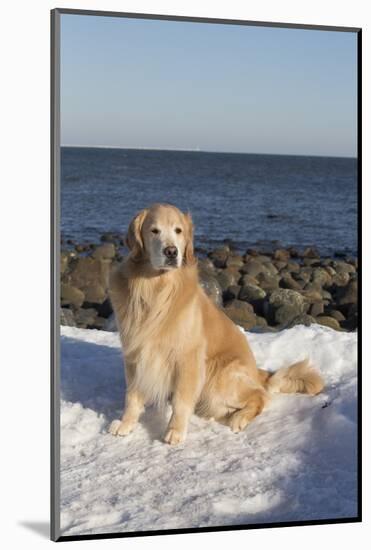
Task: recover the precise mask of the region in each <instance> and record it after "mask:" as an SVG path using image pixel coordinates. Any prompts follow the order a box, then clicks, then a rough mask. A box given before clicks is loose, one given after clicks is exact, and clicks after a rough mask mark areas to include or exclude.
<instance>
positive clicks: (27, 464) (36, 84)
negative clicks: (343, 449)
mask: <svg viewBox="0 0 371 550" xmlns="http://www.w3.org/2000/svg"><path fill="white" fill-rule="evenodd" d="M368 5H369V2H367V1H366V0H365V1H361V0H353V1H351V2H349V0H347V1H344V0H331V1H329V0H327V1H326V0H321V1H318V0H310V1H300V2H298V1H297V0H296V1H294V0H292V1H289V0H279V1H277V0H271V1H267V0H260V1H259V2H255V3H254V4H252V3H251V2H247V1H237V0H235V1H231V0H229V1H226V0H224V1H223V2H219V1H217V0H214V1H212V0H210V1H209V0H208V1H206V0H198V1H196V0H173V1H167V2H166V1H159V0H152V1H150V0H147V1H145V0H135V1H124V0H116V1H113V0H105V1H103V0H100V1H96V0H86V1H70V2H64V1H60V2H59V3H57V4H56V3H54V2H51V1H48V0H37V1H36V2H30V1H27V0H17V1H16V2H11V1H10V0H8V2H7V3H6V4H2V10H1V23H0V25H1V28H0V40H1V47H0V52H1V58H2V59H1V65H0V76H1V84H0V108H1V117H0V124H1V130H0V139H1V148H0V151H1V163H0V170H1V179H0V192H1V197H0V208H1V210H0V222H1V231H0V239H1V240H0V242H1V265H0V278H1V279H0V307H1V315H0V323H1V332H0V334H1V336H2V338H1V363H0V367H1V377H0V388H1V394H0V403H1V408H2V414H1V427H2V429H1V440H0V441H1V451H0V460H1V467H0V476H1V479H0V491H1V493H0V495H1V497H0V506H1V516H0V530H1V532H0V540H1V543H2V546H3V547H4V548H7V549H8V548H25V547H27V548H30V549H33V548H39V547H41V546H45V545H48V544H49V545H51V544H53V543H52V542H50V541H49V540H48V534H47V533H48V527H47V523H48V519H49V381H50V376H49V169H50V162H49V105H50V103H49V59H50V57H49V52H50V50H49V48H50V35H49V32H50V29H49V10H50V9H52V8H54V7H69V8H84V9H96V10H114V11H128V12H130V11H131V12H139V13H140V12H143V13H145V12H146V13H158V14H173V15H189V16H200V17H202V16H206V17H220V18H235V19H249V20H256V21H278V22H292V23H306V24H321V25H339V26H340V25H341V26H354V27H362V28H363V59H364V62H363V96H364V98H365V101H364V116H363V121H364V132H363V133H364V147H363V152H364V153H363V156H364V164H363V167H364V172H363V211H364V222H365V223H364V230H363V231H364V233H363V240H364V242H365V247H364V248H366V246H367V242H368V240H367V236H368V231H367V229H369V223H368V222H369V219H368V218H369V217H370V215H369V213H368V211H367V208H370V191H369V179H370V178H369V175H370V163H369V161H368V158H367V151H368V152H369V151H370V145H369V141H366V137H367V134H368V130H369V128H370V124H369V123H370V108H369V106H368V105H369V101H368V102H367V99H369V98H370V97H371V93H370V69H371V63H370V59H369V54H370V47H369V46H370V30H369V26H370V23H371V17H370V16H369V15H368V14H367V6H368ZM339 62H341V60H339ZM363 262H364V271H363V280H364V281H365V284H364V290H363V296H364V310H365V311H366V316H367V311H368V310H367V306H369V305H370V300H369V295H370V293H369V287H368V285H367V282H368V280H369V279H370V275H371V274H370V254H368V255H367V253H366V250H365V251H364V258H363ZM366 320H367V319H366ZM366 320H365V321H366ZM368 328H369V323H366V322H364V325H363V332H364V339H365V346H364V347H365V349H364V359H363V367H364V368H363V372H364V378H363V387H364V401H365V403H364V424H368V422H367V421H368V419H369V418H370V406H369V398H368V394H369V389H368V388H370V387H371V386H370V379H371V377H370V374H369V373H370V369H371V365H370V364H368V363H369V361H368V358H369V357H370V345H369V343H370V338H369V334H368V333H369V331H368V330H367V329H368ZM367 427H368V426H367ZM369 432H370V430H369V429H368V435H369ZM369 448H370V438H369V437H367V438H366V432H365V435H364V451H369ZM370 464H371V461H370V454H369V452H367V455H366V454H365V455H364V493H365V495H364V519H365V521H364V523H363V524H353V525H332V526H318V527H317V526H316V527H295V528H292V527H291V528H280V529H264V530H255V531H239V532H234V533H208V534H206V533H197V534H192V535H187V536H185V535H182V536H181V535H176V536H170V537H169V536H167V537H164V536H163V537H146V538H136V539H116V540H110V541H84V542H71V543H68V544H69V548H71V547H75V546H77V545H78V548H85V547H89V548H95V547H97V546H98V545H100V546H102V545H104V546H107V545H109V546H111V547H114V546H115V545H116V547H117V546H118V545H120V546H121V547H122V546H123V545H125V548H132V549H135V548H140V549H141V548H151V549H152V548H153V549H155V548H156V549H157V548H165V549H166V548H170V547H172V546H173V545H177V547H178V548H181V549H182V548H188V547H189V545H192V546H193V547H195V548H201V547H203V546H205V545H213V546H215V547H219V546H220V547H222V546H223V547H225V546H229V545H231V544H236V545H239V546H241V545H243V546H247V545H249V547H250V548H252V547H253V546H254V545H257V546H258V547H259V548H265V547H268V545H269V546H273V545H274V548H275V549H277V548H278V549H280V548H285V549H286V550H287V549H291V548H298V547H300V548H301V549H303V550H305V549H307V548H312V547H313V546H314V545H315V546H316V547H321V548H326V547H329V546H336V548H337V549H342V548H344V549H345V548H346V549H348V548H349V546H353V547H358V548H364V547H365V546H366V542H365V541H366V534H368V535H369V536H370V535H371V532H370V531H371V529H370V506H369V502H370V498H369V494H370V489H371V487H370V483H369V481H370V475H369V469H370V468H371V466H370ZM367 493H368V494H367Z"/></svg>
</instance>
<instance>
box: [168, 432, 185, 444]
mask: <svg viewBox="0 0 371 550" xmlns="http://www.w3.org/2000/svg"><path fill="white" fill-rule="evenodd" d="M184 440H185V433H184V432H181V431H180V430H177V429H175V428H169V429H168V431H167V432H166V435H165V437H164V441H165V443H169V445H178V444H179V443H182V442H183V441H184Z"/></svg>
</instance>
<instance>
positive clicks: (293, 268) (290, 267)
mask: <svg viewBox="0 0 371 550" xmlns="http://www.w3.org/2000/svg"><path fill="white" fill-rule="evenodd" d="M286 269H287V271H290V273H299V271H300V265H299V264H296V263H295V262H288V263H287V265H286Z"/></svg>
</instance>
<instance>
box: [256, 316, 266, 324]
mask: <svg viewBox="0 0 371 550" xmlns="http://www.w3.org/2000/svg"><path fill="white" fill-rule="evenodd" d="M256 326H257V327H267V326H268V322H267V320H266V319H265V318H264V317H259V315H257V316H256Z"/></svg>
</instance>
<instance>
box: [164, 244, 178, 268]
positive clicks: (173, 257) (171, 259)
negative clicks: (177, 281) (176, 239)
mask: <svg viewBox="0 0 371 550" xmlns="http://www.w3.org/2000/svg"><path fill="white" fill-rule="evenodd" d="M162 252H163V254H164V256H165V257H166V265H169V266H176V265H178V249H177V247H176V246H166V247H165V248H164V249H163V251H162Z"/></svg>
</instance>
